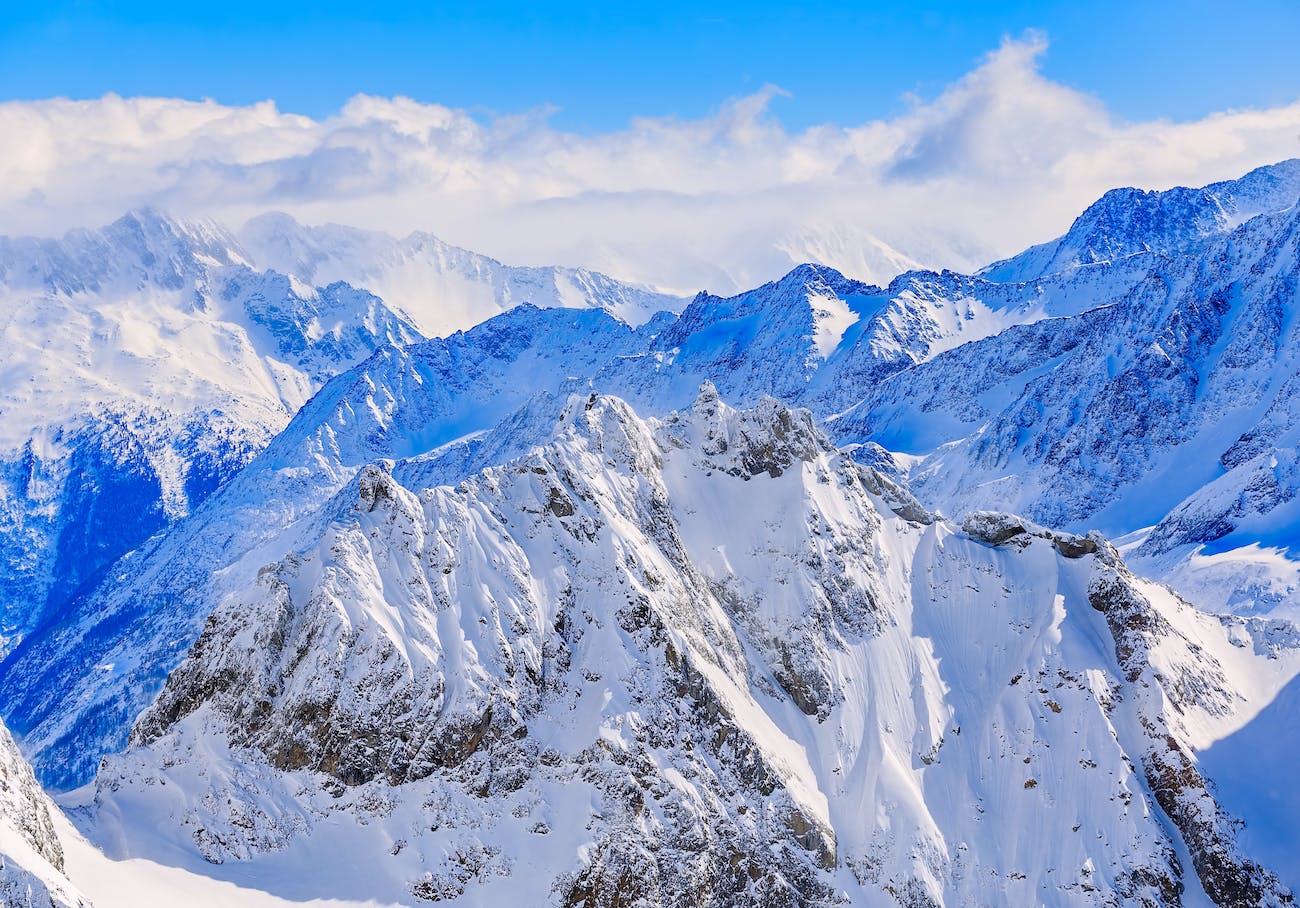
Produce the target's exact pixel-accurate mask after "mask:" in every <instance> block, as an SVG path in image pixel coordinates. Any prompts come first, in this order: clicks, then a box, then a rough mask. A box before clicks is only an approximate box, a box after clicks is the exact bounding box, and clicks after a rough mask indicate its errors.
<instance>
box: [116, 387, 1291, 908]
mask: <svg viewBox="0 0 1300 908" xmlns="http://www.w3.org/2000/svg"><path fill="white" fill-rule="evenodd" d="M399 466H400V465H394V464H391V463H389V462H377V463H375V464H372V465H370V466H368V467H366V468H365V469H363V470H362V471H361V472H360V473H359V475H358V476H357V478H356V480H355V481H354V482H353V483H351V484H349V485H348V486H346V487H345V488H344V489H342V490H341V491H340V492H339V493H338V494H337V495H336V496H335V497H334V498H333V500H332V501H331V502H330V503H329V505H328V506H327V509H326V510H327V512H328V517H327V518H326V519H324V520H322V521H319V522H317V523H316V524H315V529H314V530H313V532H314V533H315V534H316V536H315V538H314V539H304V544H300V545H298V546H296V547H295V549H294V551H293V553H291V554H290V555H287V556H286V557H284V558H282V559H280V560H278V561H276V562H274V563H273V564H271V565H269V566H268V567H266V568H265V569H263V570H262V571H261V572H260V574H259V576H258V578H257V579H256V581H255V582H253V583H251V584H250V585H249V586H248V587H246V588H244V589H241V590H237V591H233V592H232V593H231V594H229V595H228V596H227V597H226V598H225V600H224V601H223V602H222V603H221V604H220V606H219V607H218V608H217V610H216V611H215V612H214V613H213V615H212V616H211V618H210V619H209V621H208V623H207V625H206V627H205V628H204V630H203V632H202V634H201V635H200V637H199V639H198V641H197V643H196V644H195V645H194V646H193V648H192V649H191V650H190V652H189V654H188V655H187V657H186V659H185V661H184V662H183V663H182V664H181V665H180V666H179V667H178V669H177V670H176V671H174V672H173V673H172V675H171V677H170V678H169V679H168V682H167V684H166V686H165V687H164V689H163V691H162V693H161V695H160V696H159V697H158V699H157V701H156V702H155V704H154V705H153V706H152V707H151V708H150V709H149V710H147V711H146V712H145V713H144V715H143V716H142V717H141V718H140V720H139V722H137V723H136V726H135V729H134V731H133V733H132V740H131V746H130V748H129V750H128V751H127V753H125V754H124V755H122V756H119V757H112V758H110V759H109V760H108V762H107V764H106V766H105V768H104V769H103V770H102V771H101V773H100V774H99V777H98V782H97V785H98V794H97V802H96V803H97V805H98V807H97V811H98V813H99V814H100V815H101V816H103V817H112V816H114V815H115V814H116V813H117V811H116V809H115V808H114V807H113V805H114V804H116V803H122V804H127V803H129V804H132V805H134V806H133V809H134V810H136V811H142V812H143V815H144V816H156V817H158V819H159V822H171V823H175V822H177V819H175V818H179V822H180V829H179V830H178V832H180V831H183V832H184V833H185V834H186V835H187V836H188V839H189V841H190V842H191V843H192V847H193V848H194V849H195V850H196V851H197V852H198V853H200V854H202V855H204V856H205V857H207V858H208V859H209V860H213V861H230V860H252V861H255V862H264V863H269V864H271V865H274V863H275V862H276V861H278V860H280V857H281V856H285V859H286V860H303V859H304V855H311V854H320V855H323V854H328V853H329V852H330V849H331V848H334V847H338V845H337V844H336V843H337V842H339V841H348V842H351V843H353V844H352V845H350V846H349V847H351V848H358V847H360V848H363V849H365V853H370V852H371V851H373V853H374V854H376V855H384V856H383V857H376V859H375V861H376V864H375V871H374V874H373V876H372V877H371V878H370V880H369V885H370V886H371V890H370V893H371V895H372V896H378V897H391V898H395V899H398V900H401V899H402V898H403V897H406V898H415V899H418V900H421V901H439V900H443V899H448V898H462V899H465V900H466V901H467V903H472V904H488V903H498V902H499V901H500V900H501V899H518V898H523V899H524V900H530V899H531V900H535V899H537V898H539V897H542V894H543V893H545V892H550V893H551V898H553V899H554V900H555V901H556V902H558V903H559V904H564V905H574V906H578V905H581V906H602V908H605V906H619V905H633V904H636V905H640V904H645V905H677V904H684V903H690V904H704V905H716V906H742V905H744V906H749V905H753V906H757V905H764V906H766V905H774V904H788V905H792V906H793V905H820V904H825V905H830V904H853V905H858V904H861V905H877V904H899V905H907V906H913V905H948V904H964V903H969V902H971V901H974V902H979V903H993V902H998V901H1006V900H1014V901H1020V900H1022V897H1023V898H1024V899H1029V900H1042V901H1046V902H1047V903H1050V904H1062V905H1110V904H1134V905H1147V906H1152V908H1155V906H1162V908H1172V906H1176V905H1181V904H1183V893H1184V892H1185V891H1186V890H1187V889H1188V888H1189V887H1191V888H1197V889H1199V888H1200V887H1201V885H1202V882H1201V881H1204V885H1205V888H1206V890H1207V891H1210V892H1211V893H1213V892H1219V893H1224V892H1229V893H1230V892H1238V891H1240V890H1236V889H1231V888H1230V887H1231V885H1233V883H1232V882H1231V881H1229V880H1228V878H1227V877H1221V876H1216V875H1215V873H1217V871H1205V872H1202V870H1201V868H1202V864H1203V863H1204V862H1203V861H1202V860H1201V859H1200V858H1198V857H1196V855H1197V854H1198V853H1200V851H1204V849H1203V848H1202V846H1201V844H1199V841H1200V840H1199V839H1198V838H1197V836H1199V835H1200V833H1199V832H1198V831H1197V830H1196V829H1195V828H1193V827H1192V826H1186V828H1184V826H1185V825H1186V817H1182V818H1181V819H1180V816H1181V814H1180V813H1179V812H1178V811H1179V810H1180V808H1179V804H1180V803H1181V802H1179V801H1178V800H1177V799H1175V800H1173V801H1169V799H1168V798H1167V797H1166V796H1165V788H1164V780H1163V776H1162V775H1160V773H1159V772H1156V771H1152V770H1148V769H1147V767H1148V765H1150V766H1156V764H1155V763H1154V762H1153V760H1154V759H1155V758H1153V757H1152V754H1153V753H1158V752H1157V751H1155V750H1153V748H1154V746H1155V745H1154V743H1153V742H1155V741H1156V738H1153V737H1152V736H1151V734H1149V733H1148V729H1150V728H1158V729H1159V728H1166V727H1168V728H1169V729H1171V731H1170V734H1178V731H1177V729H1178V727H1179V726H1178V724H1177V723H1178V721H1181V720H1180V719H1178V718H1177V716H1182V715H1184V714H1188V715H1190V714H1191V713H1192V712H1194V711H1196V710H1203V711H1209V712H1211V713H1213V715H1215V716H1217V717H1219V718H1221V719H1225V721H1226V720H1227V719H1230V718H1231V717H1232V716H1233V715H1234V714H1235V712H1234V711H1235V710H1237V709H1238V702H1237V700H1236V699H1234V696H1233V694H1232V690H1233V687H1232V685H1233V682H1232V680H1231V679H1230V678H1229V676H1228V674H1227V670H1226V669H1215V670H1214V671H1216V672H1218V673H1217V674H1214V673H1213V672H1211V673H1210V674H1207V671H1210V670H1209V669H1204V668H1201V667H1197V668H1196V670H1192V669H1191V668H1189V669H1188V671H1187V672H1180V673H1178V674H1177V675H1170V676H1165V675H1159V676H1157V675H1154V674H1151V673H1150V672H1147V673H1145V674H1143V673H1142V672H1138V673H1137V674H1134V673H1133V672H1132V671H1131V670H1130V666H1131V665H1132V664H1133V659H1134V658H1135V657H1134V655H1133V652H1134V651H1135V650H1134V648H1135V647H1140V646H1148V647H1149V646H1162V645H1165V643H1166V642H1167V641H1169V640H1174V641H1177V640H1179V639H1181V638H1180V637H1179V634H1180V633H1181V632H1180V631H1179V630H1178V628H1179V627H1180V626H1181V625H1182V624H1183V623H1185V622H1187V621H1190V620H1194V619H1192V618H1189V616H1188V613H1189V612H1190V609H1188V607H1187V606H1185V605H1184V604H1182V603H1179V602H1177V600H1175V599H1173V597H1170V598H1169V600H1168V601H1163V602H1160V603H1158V604H1150V605H1148V606H1147V607H1146V608H1147V612H1146V613H1149V614H1151V615H1153V616H1155V617H1153V618H1152V619H1151V620H1150V622H1148V624H1146V625H1141V626H1138V625H1137V624H1135V623H1134V622H1130V621H1128V620H1127V619H1124V618H1120V617H1118V614H1119V613H1118V612H1117V611H1116V610H1115V609H1111V612H1110V613H1107V614H1105V615H1103V614H1102V613H1100V612H1098V611H1097V609H1096V607H1095V601H1100V600H1095V601H1094V598H1095V597H1094V595H1093V594H1091V593H1090V592H1089V591H1090V590H1096V589H1100V588H1101V586H1100V585H1103V584H1105V583H1107V582H1114V583H1121V584H1122V583H1127V582H1129V581H1128V579H1127V578H1128V577H1129V575H1128V574H1127V571H1126V569H1124V567H1123V565H1122V564H1121V563H1120V562H1119V561H1118V559H1117V558H1116V556H1115V554H1114V552H1113V550H1112V549H1109V548H1108V547H1107V546H1106V545H1105V543H1104V542H1102V541H1101V540H1099V539H1098V538H1097V537H1091V538H1089V539H1080V538H1078V537H1071V536H1068V535H1066V534H1059V533H1054V532H1051V531H1048V530H1045V529H1043V528H1041V527H1036V526H1034V525H1032V524H1028V523H1027V522H1026V521H1023V520H1020V519H1018V518H1013V517H1009V516H1006V515H992V514H986V515H981V516H979V517H978V518H975V519H973V520H972V521H970V522H969V524H968V526H967V527H966V528H965V531H964V532H962V531H958V530H957V529H956V528H955V527H953V526H952V525H951V524H947V523H945V522H943V521H941V520H938V519H937V518H935V517H934V515H931V514H929V513H927V512H925V510H924V509H923V508H921V507H920V505H919V504H917V503H916V502H915V500H913V499H911V497H910V495H908V493H907V492H906V491H905V490H903V489H902V488H901V487H899V486H898V485H897V484H895V483H894V482H893V481H891V480H889V479H887V478H885V477H884V476H882V475H881V474H879V473H877V472H875V471H873V470H871V469H870V468H867V467H865V466H863V465H862V464H860V463H857V462H855V461H854V460H853V459H852V458H851V457H850V456H848V455H846V454H845V453H844V452H841V451H838V450H837V449H835V448H833V447H832V446H831V445H830V444H829V442H828V441H827V440H826V438H825V437H824V436H823V435H822V434H821V433H820V431H819V430H818V429H817V428H816V426H815V424H814V423H813V421H812V419H811V416H810V415H809V414H808V413H807V412H802V411H795V410H790V409H788V408H786V407H784V406H782V405H780V404H778V403H777V402H776V401H774V400H770V399H769V400H766V401H763V402H761V403H759V404H758V405H757V406H756V407H755V408H753V409H751V410H741V411H738V410H733V409H731V408H730V407H728V406H727V405H726V404H724V403H723V402H722V401H721V400H719V398H718V395H717V392H716V390H715V389H714V388H712V387H710V386H706V387H705V388H704V389H703V390H702V392H701V393H700V395H699V396H698V398H697V400H696V402H695V404H694V406H693V407H692V408H691V409H690V410H689V411H683V412H679V413H675V414H671V415H669V416H667V417H665V418H663V419H661V420H643V419H641V418H640V417H638V416H637V415H636V414H635V412H634V411H633V410H632V409H631V408H630V407H629V406H628V405H627V404H626V403H624V402H622V401H620V400H618V399H616V398H610V397H606V396H602V395H591V394H583V395H574V396H571V397H570V398H569V399H568V401H567V403H566V405H565V407H564V411H563V414H562V418H561V421H560V424H559V425H558V427H557V429H556V430H555V433H554V435H553V438H552V441H551V442H550V443H549V444H547V445H546V446H543V447H541V448H537V449H534V450H533V451H531V452H530V453H528V454H526V455H524V456H523V457H521V458H519V459H516V460H513V461H511V462H509V463H507V464H505V465H502V466H497V467H490V468H488V469H486V470H484V471H482V472H481V473H478V474H476V475H474V476H471V477H469V478H467V479H465V480H464V481H462V482H460V483H459V484H458V485H456V486H454V487H449V486H441V487H433V488H408V487H406V486H405V485H403V484H402V483H401V482H400V481H398V479H397V478H396V475H397V474H401V473H402V470H401V469H399ZM1112 614H1114V615H1115V616H1116V620H1115V621H1110V618H1111V615H1112ZM1144 614H1145V613H1144ZM1214 627H1215V628H1217V630H1213V631H1207V633H1213V634H1217V635H1218V637H1217V638H1215V639H1217V640H1218V642H1217V643H1214V644H1213V645H1215V646H1222V647H1223V648H1225V649H1227V648H1232V649H1233V651H1234V652H1237V650H1236V649H1235V648H1234V644H1233V643H1231V642H1230V641H1229V639H1228V636H1229V630H1228V629H1227V628H1226V627H1225V626H1222V625H1219V624H1217V623H1216V624H1215V625H1214ZM1279 639H1280V638H1279ZM1117 651H1118V653H1119V656H1118V661H1117V657H1116V652H1117ZM1274 655H1277V654H1276V653H1275V654H1274ZM1234 658H1237V657H1234ZM1254 658H1259V659H1267V658H1268V656H1266V655H1260V656H1258V657H1254ZM1280 658H1283V659H1287V660H1296V659H1297V657H1296V656H1295V653H1293V652H1292V651H1291V650H1290V649H1286V650H1284V651H1282V654H1281V656H1280ZM1201 661H1202V662H1203V661H1205V660H1201ZM1162 692H1167V695H1166V694H1165V693H1162ZM1180 711H1181V712H1180ZM1121 714H1122V716H1123V719H1122V720H1121V718H1120V715H1121ZM1225 717H1226V718H1225ZM1179 747H1184V745H1183V744H1179ZM1066 778H1069V779H1070V783H1069V784H1068V785H1065V784H1062V783H1061V780H1063V779H1066ZM1166 801H1169V806H1166ZM1166 810H1167V811H1171V813H1170V816H1171V817H1172V821H1173V825H1172V826H1169V827H1166V826H1165V825H1164V824H1163V823H1162V821H1161V820H1160V816H1161V812H1162V811H1166ZM167 818H173V819H167ZM1022 829H1033V830H1035V834H1034V835H1032V836H1022V835H1020V833H1019V830H1022ZM1167 829H1175V830H1177V835H1178V838H1171V837H1170V835H1169V833H1168V832H1167V831H1166V830H1167ZM348 830H351V831H348ZM367 830H368V831H367ZM1215 830H1216V831H1215V833H1214V836H1215V838H1214V841H1215V842H1217V843H1218V845H1219V846H1220V847H1221V849H1222V850H1223V853H1224V854H1231V855H1237V852H1235V851H1232V847H1233V841H1234V840H1233V838H1232V826H1231V822H1230V821H1229V820H1228V819H1227V817H1226V814H1225V815H1224V822H1223V823H1221V824H1219V825H1218V826H1216V827H1215ZM339 836H342V837H343V838H341V839H340V838H338V837H339ZM1184 846H1186V847H1187V848H1188V849H1189V851H1190V853H1191V854H1192V855H1193V858H1194V861H1195V862H1197V863H1196V872H1195V873H1192V874H1191V875H1189V872H1188V870H1187V869H1185V868H1184V867H1183V866H1182V864H1181V863H1180V860H1179V858H1178V852H1179V850H1180V848H1182V847H1184ZM1198 849H1199V851H1198ZM1206 854H1209V852H1208V851H1207V852H1206ZM290 856H296V857H290ZM525 864H526V865H527V869H525ZM1206 866H1209V865H1206ZM1216 866H1218V865H1216ZM1224 866H1226V865H1224ZM1260 873H1261V874H1265V873H1266V872H1265V871H1262V870H1260ZM1260 879H1263V880H1266V881H1271V882H1269V885H1271V886H1272V887H1273V888H1272V889H1270V890H1268V891H1269V892H1272V893H1273V894H1275V895H1276V896H1277V899H1278V900H1279V901H1278V904H1283V903H1284V899H1285V897H1286V896H1285V888H1284V887H1282V886H1281V885H1280V884H1278V883H1277V882H1276V880H1275V879H1273V878H1271V877H1267V876H1261V877H1260ZM1216 886H1217V887H1219V888H1217V889H1215V888H1212V887H1216ZM1225 887H1228V888H1225ZM1261 891H1262V890H1261ZM385 893H387V895H385ZM1259 904H1269V903H1268V902H1267V901H1260V902H1259Z"/></svg>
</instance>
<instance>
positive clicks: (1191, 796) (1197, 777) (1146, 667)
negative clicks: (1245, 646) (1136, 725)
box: [1088, 536, 1295, 908]
mask: <svg viewBox="0 0 1300 908" xmlns="http://www.w3.org/2000/svg"><path fill="white" fill-rule="evenodd" d="M1093 539H1094V541H1095V542H1096V543H1097V546H1098V552H1099V556H1098V569H1097V570H1096V571H1095V572H1094V575H1093V580H1092V582H1091V584H1090V586H1089V588H1088V597H1089V600H1090V601H1091V603H1092V606H1093V608H1095V609H1097V610H1098V611H1099V612H1101V613H1102V614H1103V615H1105V617H1106V624H1107V626H1108V627H1109V628H1110V631H1111V635H1112V636H1113V637H1114V640H1115V655H1116V658H1117V659H1118V660H1119V663H1120V666H1121V668H1122V669H1123V671H1124V677H1125V680H1126V681H1127V682H1128V685H1129V688H1130V690H1132V692H1133V694H1134V697H1135V699H1136V701H1137V703H1136V705H1137V708H1138V717H1139V719H1138V720H1139V722H1140V724H1141V727H1142V729H1143V731H1144V732H1145V733H1146V736H1147V739H1148V740H1147V745H1146V747H1145V748H1144V749H1143V752H1142V771H1143V773H1144V774H1145V776H1146V780H1147V784H1148V786H1150V789H1151V791H1152V793H1153V794H1154V796H1155V799H1156V802H1157V803H1158V804H1159V805H1160V808H1161V810H1163V811H1164V813H1165V815H1166V816H1168V817H1169V819H1170V820H1171V821H1172V822H1173V824H1174V826H1176V827H1177V829H1178V831H1179V833H1180V835H1181V837H1182V840H1183V842H1184V844H1185V845H1186V846H1187V849H1188V851H1189V852H1190V853H1191V858H1192V866H1193V868H1194V869H1195V871H1196V875H1197V876H1198V877H1199V878H1200V881H1201V885H1202V886H1203V887H1204V889H1205V892H1206V894H1207V895H1208V896H1209V897H1210V898H1211V899H1212V900H1213V901H1214V903H1215V904H1216V905H1225V906H1226V905H1232V906H1239V908H1283V906H1287V905H1293V904H1295V897H1294V895H1293V893H1292V892H1291V891H1290V890H1289V889H1288V888H1287V887H1286V886H1284V885H1283V884H1282V883H1280V882H1279V881H1278V879H1277V877H1276V876H1275V875H1274V874H1273V873H1272V872H1271V871H1270V870H1268V869H1267V868H1265V867H1262V866H1260V864H1259V863H1258V862H1256V861H1254V860H1252V859H1251V858H1250V857H1248V856H1247V855H1245V854H1243V853H1242V851H1241V849H1240V847H1239V846H1238V844H1237V842H1236V834H1237V831H1238V829H1239V828H1240V826H1241V822H1240V820H1237V819H1235V818H1234V817H1232V816H1230V815H1229V814H1228V813H1227V812H1226V811H1224V809H1223V808H1222V807H1221V806H1220V804H1219V803H1218V801H1217V800H1216V799H1215V795H1214V788H1213V785H1212V784H1211V783H1210V782H1209V780H1207V779H1206V778H1205V777H1204V776H1203V775H1202V774H1201V772H1200V771H1199V770H1198V769H1197V766H1196V761H1195V759H1194V757H1193V755H1192V754H1191V753H1189V751H1188V749H1187V747H1186V746H1185V745H1184V744H1182V743H1181V742H1180V741H1179V740H1178V738H1177V736H1176V735H1175V734H1173V730H1172V729H1171V728H1170V723H1169V722H1168V720H1167V719H1166V718H1165V715H1164V711H1163V710H1162V709H1161V708H1160V705H1161V701H1162V700H1167V701H1168V702H1169V705H1170V706H1171V707H1172V709H1173V712H1174V713H1175V714H1181V713H1183V712H1184V711H1186V710H1187V709H1189V708H1191V707H1192V706H1195V705H1200V706H1203V707H1205V708H1208V709H1210V710H1214V709H1216V708H1217V707H1218V706H1219V704H1220V703H1221V701H1222V699H1224V698H1226V697H1228V696H1230V693H1229V692H1230V691H1231V690H1232V685H1231V683H1230V682H1229V681H1228V679H1227V678H1226V677H1225V676H1224V674H1223V668H1222V666H1221V665H1219V664H1218V663H1217V662H1216V660H1215V659H1214V658H1213V657H1212V656H1208V655H1207V654H1205V653H1204V652H1202V651H1200V649H1199V648H1198V647H1196V646H1195V644H1192V643H1191V642H1190V641H1186V640H1180V639H1177V638H1178V636H1179V635H1178V633H1177V631H1176V630H1174V628H1172V627H1171V626H1170V624H1169V622H1168V621H1166V620H1165V619H1164V618H1163V617H1162V616H1161V615H1160V613H1159V612H1158V611H1157V610H1156V609H1155V608H1153V607H1152V604H1151V601H1150V600H1149V599H1148V598H1147V596H1146V595H1144V593H1143V591H1142V589H1141V586H1140V584H1139V582H1138V581H1137V579H1136V578H1135V577H1134V576H1133V574H1132V573H1131V572H1130V571H1129V570H1128V568H1127V567H1126V566H1125V565H1124V563H1123V561H1122V560H1121V559H1120V557H1119V554H1118V553H1117V552H1116V551H1115V549H1114V547H1113V546H1112V545H1110V543H1108V542H1106V541H1105V540H1103V539H1101V538H1100V537H1095V536H1094V537H1093ZM1170 638H1174V639H1175V640H1176V642H1177V643H1178V644H1181V645H1182V646H1184V647H1186V651H1187V659H1186V661H1184V662H1183V663H1182V665H1180V666H1176V670H1181V674H1180V675H1179V676H1178V677H1174V678H1170V677H1167V674H1168V673H1169V671H1170V668H1169V666H1168V665H1165V666H1164V668H1163V670H1162V669H1161V668H1157V667H1156V666H1155V665H1153V664H1152V662H1151V658H1150V657H1151V652H1152V649H1153V648H1154V647H1155V646H1156V645H1158V644H1159V643H1160V642H1161V641H1162V640H1164V641H1168V640H1169V639H1170ZM1166 645H1168V644H1167V642H1166ZM1198 701H1200V702H1199V703H1198ZM1216 701H1217V702H1216Z"/></svg>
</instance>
